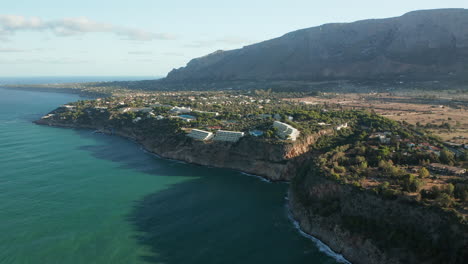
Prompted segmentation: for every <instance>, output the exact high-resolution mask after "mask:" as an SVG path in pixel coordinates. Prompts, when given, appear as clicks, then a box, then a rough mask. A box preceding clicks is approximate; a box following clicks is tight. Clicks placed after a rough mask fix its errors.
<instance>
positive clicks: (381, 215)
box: [289, 167, 468, 264]
mask: <svg viewBox="0 0 468 264" xmlns="http://www.w3.org/2000/svg"><path fill="white" fill-rule="evenodd" d="M289 206H290V210H291V213H292V214H293V217H294V218H295V219H296V220H297V221H298V223H299V225H300V227H301V229H302V230H303V231H305V232H306V233H308V234H311V235H313V236H315V237H317V238H318V239H320V240H322V241H324V242H325V243H326V244H327V245H328V246H330V248H332V249H333V250H334V251H336V252H337V253H340V254H342V255H343V256H345V257H346V258H347V259H348V260H349V261H351V262H352V263H366V264H374V263H375V264H377V263H392V264H393V263H395V264H396V263H466V260H467V259H468V248H467V245H468V228H467V226H466V225H464V224H461V223H460V221H459V219H457V217H456V216H455V215H454V214H452V213H451V212H447V211H443V210H442V209H440V208H434V207H424V206H421V205H420V204H417V203H416V202H414V201H411V200H405V199H404V198H401V197H400V198H385V197H381V196H378V195H376V194H375V193H372V192H369V191H365V190H360V189H359V188H357V187H355V186H352V185H344V184H341V183H338V182H336V181H333V180H330V179H327V178H325V177H323V175H319V171H318V170H317V169H316V168H313V167H312V168H311V169H309V170H308V171H304V172H303V173H302V174H301V175H299V176H297V177H296V178H294V179H293V180H292V183H291V185H290V189H289Z"/></svg>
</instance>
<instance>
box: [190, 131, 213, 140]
mask: <svg viewBox="0 0 468 264" xmlns="http://www.w3.org/2000/svg"><path fill="white" fill-rule="evenodd" d="M187 136H188V137H191V138H193V139H198V140H209V139H212V138H213V133H211V132H208V131H203V130H200V129H192V131H190V133H188V134H187Z"/></svg>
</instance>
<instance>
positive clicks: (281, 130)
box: [273, 121, 300, 141]
mask: <svg viewBox="0 0 468 264" xmlns="http://www.w3.org/2000/svg"><path fill="white" fill-rule="evenodd" d="M273 127H274V128H276V129H277V134H278V136H279V137H281V138H282V139H290V140H292V141H295V140H296V139H297V137H299V134H300V132H299V130H297V129H295V128H294V127H292V126H291V125H288V124H286V123H282V122H279V121H275V122H273Z"/></svg>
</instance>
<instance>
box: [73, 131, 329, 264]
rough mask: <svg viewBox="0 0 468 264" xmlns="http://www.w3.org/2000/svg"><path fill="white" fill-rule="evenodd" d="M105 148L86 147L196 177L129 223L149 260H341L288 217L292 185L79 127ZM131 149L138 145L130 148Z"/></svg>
mask: <svg viewBox="0 0 468 264" xmlns="http://www.w3.org/2000/svg"><path fill="white" fill-rule="evenodd" d="M77 133H78V134H79V135H80V136H82V137H86V138H89V137H91V138H99V141H100V143H101V144H99V145H91V146H85V147H81V148H80V149H81V150H86V151H89V152H90V153H91V154H92V155H93V156H94V157H96V158H100V159H106V160H111V161H113V162H116V163H118V164H120V166H121V167H122V168H127V169H134V170H135V169H136V170H137V171H141V172H144V173H148V174H151V175H154V176H159V175H164V176H172V175H174V176H175V175H177V176H193V177H194V179H193V180H190V181H185V182H182V183H179V184H176V185H172V186H171V187H169V189H165V190H163V191H160V192H157V193H153V194H150V195H147V196H146V197H144V198H143V199H141V200H139V201H135V204H134V206H133V208H132V210H131V213H130V214H129V215H127V220H128V221H129V222H130V223H131V224H132V225H133V227H134V229H135V231H136V234H137V235H136V236H135V239H136V240H137V241H138V243H139V244H141V245H144V246H145V247H146V248H148V249H149V250H150V252H148V254H145V255H143V256H141V259H142V260H143V261H145V262H148V263H168V264H171V263H174V264H179V263H203V264H209V263H336V262H335V261H333V259H331V258H329V257H327V256H325V255H324V254H322V253H320V252H319V251H318V250H317V249H316V248H315V247H314V245H313V243H312V242H311V241H309V240H308V239H306V238H304V237H302V236H300V235H299V234H298V233H297V231H296V230H295V229H294V227H293V225H292V223H291V222H290V221H289V220H288V218H287V214H286V208H285V194H286V191H287V185H286V184H280V183H265V182H263V181H261V180H259V179H256V178H254V177H248V176H245V175H242V174H241V173H239V172H236V171H232V170H225V169H215V168H208V167H202V166H195V165H190V164H183V163H178V162H175V161H169V160H161V159H159V158H157V157H155V156H152V155H151V154H149V153H146V154H145V153H142V150H141V148H140V147H138V145H136V144H135V143H133V142H129V141H127V140H125V139H122V138H118V137H110V136H104V135H100V136H98V135H93V134H91V133H90V132H89V131H81V130H77ZM132 145H133V146H132Z"/></svg>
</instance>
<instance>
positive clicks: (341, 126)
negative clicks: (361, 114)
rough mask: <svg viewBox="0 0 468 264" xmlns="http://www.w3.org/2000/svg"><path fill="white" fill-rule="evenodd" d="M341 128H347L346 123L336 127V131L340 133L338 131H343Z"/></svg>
mask: <svg viewBox="0 0 468 264" xmlns="http://www.w3.org/2000/svg"><path fill="white" fill-rule="evenodd" d="M343 128H348V123H344V124H342V125H339V126H337V127H336V130H338V131H340V130H341V129H343Z"/></svg>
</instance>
